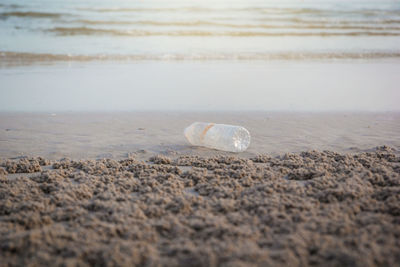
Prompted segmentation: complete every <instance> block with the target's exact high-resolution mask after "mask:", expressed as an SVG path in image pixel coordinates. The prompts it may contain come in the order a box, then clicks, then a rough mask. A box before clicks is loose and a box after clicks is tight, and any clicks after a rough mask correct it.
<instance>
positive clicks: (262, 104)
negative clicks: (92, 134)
mask: <svg viewBox="0 0 400 267" xmlns="http://www.w3.org/2000/svg"><path fill="white" fill-rule="evenodd" d="M399 59H400V1H399V0H362V1H361V0H279V1H278V0H264V1H261V0H201V1H195V0H145V1H139V0H85V1H79V0H64V1H61V0H19V1H13V0H0V111H46V112H47V111H51V112H52V111H93V110H95V111H104V110H107V111H109V110H110V111H115V110H123V111H125V110H185V111H186V110H201V111H204V110H237V111H244V110H278V111H343V110H346V111H348V110H350V111H400V105H398V102H399V101H398V100H399V99H400V89H399V84H400V64H399V63H400V61H399Z"/></svg>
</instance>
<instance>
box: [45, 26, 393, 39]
mask: <svg viewBox="0 0 400 267" xmlns="http://www.w3.org/2000/svg"><path fill="white" fill-rule="evenodd" d="M46 31H48V32H53V33H56V34H58V35H64V36H68V35H113V36H131V37H141V36H176V37H183V36H202V37H204V36H230V37H262V36H264V37H268V36H270V37H274V36H277V37H279V36H303V37H304V36H320V37H329V36H400V32H395V31H341V32H340V31H337V32H330V31H320V32H258V31H205V30H204V31H201V30H198V31H195V30H191V31H189V30H187V31H185V30H176V31H146V30H134V29H132V30H131V29H128V30H122V29H121V30H114V29H103V28H89V27H56V28H53V29H50V30H46Z"/></svg>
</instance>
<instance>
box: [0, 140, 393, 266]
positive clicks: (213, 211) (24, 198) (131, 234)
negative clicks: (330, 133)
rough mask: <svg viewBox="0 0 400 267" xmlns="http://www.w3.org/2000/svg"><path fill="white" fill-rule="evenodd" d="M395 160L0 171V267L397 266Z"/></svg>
mask: <svg viewBox="0 0 400 267" xmlns="http://www.w3.org/2000/svg"><path fill="white" fill-rule="evenodd" d="M393 151H394V150H393V149H392V148H390V147H386V146H383V147H379V148H376V149H375V150H374V151H373V152H365V153H355V154H351V155H350V154H339V153H335V152H332V151H325V152H318V151H311V152H302V153H298V154H284V155H281V156H278V157H271V156H269V155H258V156H256V157H251V158H250V159H244V158H238V157H235V156H214V157H206V158H205V157H199V156H179V157H177V158H175V159H171V158H169V157H166V156H154V157H151V158H149V159H148V161H146V162H144V161H138V160H136V159H135V158H134V157H131V158H127V159H124V160H119V161H116V160H112V159H103V160H97V161H95V160H80V161H74V160H69V159H63V160H57V161H49V160H47V159H44V158H24V159H19V160H3V161H1V162H0V166H2V167H1V168H0V197H1V201H0V218H1V220H0V233H1V234H0V244H1V245H0V251H1V253H0V259H1V265H2V266H14V265H19V266H38V265H47V264H50V265H57V266H65V265H68V266H98V265H100V266H128V265H129V266H132V265H135V266H143V265H145V266H187V265H188V264H190V265H193V266H314V265H317V266H398V265H399V261H400V259H399V255H400V244H399V240H400V239H399V237H400V226H399V216H400V210H399V207H400V199H399V193H400V168H399V167H400V158H399V156H398V155H395V154H394V153H393ZM27 173H29V174H27Z"/></svg>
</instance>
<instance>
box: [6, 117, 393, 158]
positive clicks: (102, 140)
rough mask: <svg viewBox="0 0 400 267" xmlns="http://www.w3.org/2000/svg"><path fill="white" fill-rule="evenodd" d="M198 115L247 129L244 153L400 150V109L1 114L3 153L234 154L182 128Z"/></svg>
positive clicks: (8, 155)
mask: <svg viewBox="0 0 400 267" xmlns="http://www.w3.org/2000/svg"><path fill="white" fill-rule="evenodd" d="M195 121H204V122H214V123H225V124H232V125H241V126H243V127H245V128H247V129H248V130H249V131H250V134H251V137H252V139H251V144H250V147H249V148H248V150H247V151H245V152H244V153H241V154H237V156H239V157H245V158H249V157H252V156H256V155H258V154H266V153H267V154H270V155H271V156H277V155H281V154H284V153H286V152H291V153H293V152H301V151H308V150H320V151H322V150H331V151H335V152H338V153H356V152H368V151H370V150H371V149H374V148H375V147H377V146H383V145H387V146H390V147H393V148H394V149H395V151H396V153H397V151H400V135H399V134H398V133H399V132H400V114H399V113H395V112H386V113H385V112H381V113H370V112H359V113H354V112H336V113H335V112H332V113H321V112H320V113H316V112H309V113H301V112H170V111H165V112H106V113H104V112H103V113H96V112H85V113H83V112H70V113H60V114H56V113H0V157H1V158H18V157H21V156H30V157H32V156H41V157H44V158H47V159H51V160H56V159H57V160H59V159H61V158H65V157H67V158H71V159H102V158H111V159H125V158H127V157H128V156H129V155H134V156H135V157H136V158H139V159H141V160H145V159H148V158H149V157H151V156H154V155H158V154H161V155H166V156H173V157H176V156H180V155H197V156H203V157H208V156H218V155H225V156H236V155H235V154H232V153H226V152H221V151H217V150H212V149H211V150H210V149H205V148H201V147H193V146H191V145H190V144H189V143H188V142H187V141H186V140H185V138H184V136H183V130H184V128H185V127H187V126H189V125H190V124H191V123H193V122H195Z"/></svg>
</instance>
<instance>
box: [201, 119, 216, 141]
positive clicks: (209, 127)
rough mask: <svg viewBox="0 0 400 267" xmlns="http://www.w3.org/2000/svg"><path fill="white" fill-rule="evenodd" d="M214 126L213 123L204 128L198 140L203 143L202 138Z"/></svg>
mask: <svg viewBox="0 0 400 267" xmlns="http://www.w3.org/2000/svg"><path fill="white" fill-rule="evenodd" d="M214 125H215V124H214V123H210V124H209V125H207V127H206V128H204V130H203V132H202V133H201V135H200V140H201V141H203V139H204V137H205V136H206V134H207V132H208V130H210V129H211V128H212V127H213V126H214Z"/></svg>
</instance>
